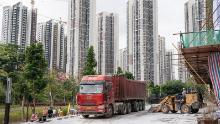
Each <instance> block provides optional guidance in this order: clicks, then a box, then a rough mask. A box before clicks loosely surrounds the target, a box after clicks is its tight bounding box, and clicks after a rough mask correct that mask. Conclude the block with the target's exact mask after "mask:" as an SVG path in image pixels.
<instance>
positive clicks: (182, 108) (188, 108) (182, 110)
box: [181, 105, 191, 114]
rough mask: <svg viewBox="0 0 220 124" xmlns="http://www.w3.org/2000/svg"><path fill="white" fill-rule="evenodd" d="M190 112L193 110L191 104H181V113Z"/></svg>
mask: <svg viewBox="0 0 220 124" xmlns="http://www.w3.org/2000/svg"><path fill="white" fill-rule="evenodd" d="M190 112H191V109H190V107H189V106H187V105H182V106H181V113H182V114H187V113H190Z"/></svg>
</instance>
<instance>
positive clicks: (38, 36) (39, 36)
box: [36, 22, 46, 42]
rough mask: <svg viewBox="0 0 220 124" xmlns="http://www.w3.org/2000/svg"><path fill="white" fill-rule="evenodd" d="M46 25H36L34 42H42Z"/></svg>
mask: <svg viewBox="0 0 220 124" xmlns="http://www.w3.org/2000/svg"><path fill="white" fill-rule="evenodd" d="M45 28H46V23H43V22H42V23H37V30H36V32H37V33H36V41H37V42H44V36H45V35H44V33H45Z"/></svg>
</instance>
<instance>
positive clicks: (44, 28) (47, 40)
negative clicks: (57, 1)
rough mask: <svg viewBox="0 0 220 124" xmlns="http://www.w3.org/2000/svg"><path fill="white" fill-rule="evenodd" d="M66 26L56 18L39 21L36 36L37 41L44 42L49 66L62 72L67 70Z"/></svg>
mask: <svg viewBox="0 0 220 124" xmlns="http://www.w3.org/2000/svg"><path fill="white" fill-rule="evenodd" d="M64 26H65V24H64V23H63V22H55V21H54V20H49V21H47V22H46V23H38V25H37V36H36V39H37V41H38V42H42V43H43V46H44V51H45V58H46V60H47V63H48V68H50V69H56V70H58V71H61V72H65V70H66V51H67V48H66V46H67V41H66V40H67V39H66V37H65V31H64V29H65V28H64Z"/></svg>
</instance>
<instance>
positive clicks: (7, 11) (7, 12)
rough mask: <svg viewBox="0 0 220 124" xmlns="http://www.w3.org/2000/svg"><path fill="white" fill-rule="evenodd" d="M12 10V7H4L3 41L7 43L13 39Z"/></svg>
mask: <svg viewBox="0 0 220 124" xmlns="http://www.w3.org/2000/svg"><path fill="white" fill-rule="evenodd" d="M11 11H12V7H10V6H5V7H3V17H2V35H1V36H2V38H1V41H2V42H5V43H10V40H11V30H10V26H11V21H10V20H11Z"/></svg>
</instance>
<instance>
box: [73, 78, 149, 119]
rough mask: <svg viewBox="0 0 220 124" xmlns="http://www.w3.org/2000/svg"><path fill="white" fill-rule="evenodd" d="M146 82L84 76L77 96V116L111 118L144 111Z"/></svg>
mask: <svg viewBox="0 0 220 124" xmlns="http://www.w3.org/2000/svg"><path fill="white" fill-rule="evenodd" d="M145 100H146V82H144V81H135V80H128V79H126V78H124V77H123V76H106V75H93V76H84V77H83V78H82V81H81V82H80V85H79V93H78V94H77V106H78V109H77V111H78V114H81V115H82V116H83V117H84V118H88V117H89V116H90V115H97V116H99V115H100V116H105V117H112V115H113V114H122V115H124V114H129V113H131V112H137V111H142V110H145Z"/></svg>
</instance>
